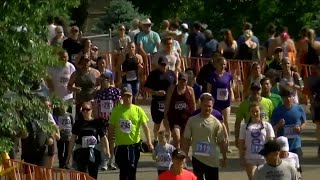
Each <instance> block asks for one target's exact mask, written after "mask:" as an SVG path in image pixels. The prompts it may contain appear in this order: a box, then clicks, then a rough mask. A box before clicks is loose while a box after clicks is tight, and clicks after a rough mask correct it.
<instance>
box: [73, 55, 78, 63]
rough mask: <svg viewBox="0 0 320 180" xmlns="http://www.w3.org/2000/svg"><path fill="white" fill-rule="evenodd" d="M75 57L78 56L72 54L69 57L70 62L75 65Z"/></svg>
mask: <svg viewBox="0 0 320 180" xmlns="http://www.w3.org/2000/svg"><path fill="white" fill-rule="evenodd" d="M77 56H78V54H72V55H71V62H73V63H75V62H76V58H77Z"/></svg>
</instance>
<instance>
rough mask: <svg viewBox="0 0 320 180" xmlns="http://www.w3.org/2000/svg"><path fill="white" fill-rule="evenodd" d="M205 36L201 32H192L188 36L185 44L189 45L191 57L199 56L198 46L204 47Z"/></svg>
mask: <svg viewBox="0 0 320 180" xmlns="http://www.w3.org/2000/svg"><path fill="white" fill-rule="evenodd" d="M205 42H206V37H205V36H204V34H203V33H202V32H194V33H191V34H190V35H189V36H188V39H187V42H186V44H187V45H188V46H190V50H191V57H199V56H200V54H198V48H200V47H204V45H205Z"/></svg>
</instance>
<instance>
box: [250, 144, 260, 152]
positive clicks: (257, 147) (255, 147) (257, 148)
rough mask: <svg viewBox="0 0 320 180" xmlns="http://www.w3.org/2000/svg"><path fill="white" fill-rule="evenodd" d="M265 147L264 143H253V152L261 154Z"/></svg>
mask: <svg viewBox="0 0 320 180" xmlns="http://www.w3.org/2000/svg"><path fill="white" fill-rule="evenodd" d="M262 149H263V145H262V144H251V153H252V154H259V152H260V151H261V150H262Z"/></svg>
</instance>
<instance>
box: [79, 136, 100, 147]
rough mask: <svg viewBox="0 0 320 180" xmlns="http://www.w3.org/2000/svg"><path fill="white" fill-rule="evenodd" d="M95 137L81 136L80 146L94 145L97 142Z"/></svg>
mask: <svg viewBox="0 0 320 180" xmlns="http://www.w3.org/2000/svg"><path fill="white" fill-rule="evenodd" d="M97 142H98V141H97V138H96V137H94V136H83V137H82V148H88V147H92V148H93V147H94V146H95V145H96V144H97Z"/></svg>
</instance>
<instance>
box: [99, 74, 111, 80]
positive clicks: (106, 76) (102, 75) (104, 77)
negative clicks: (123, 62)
mask: <svg viewBox="0 0 320 180" xmlns="http://www.w3.org/2000/svg"><path fill="white" fill-rule="evenodd" d="M100 78H101V79H111V78H112V75H111V73H102V74H101V75H100Z"/></svg>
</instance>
